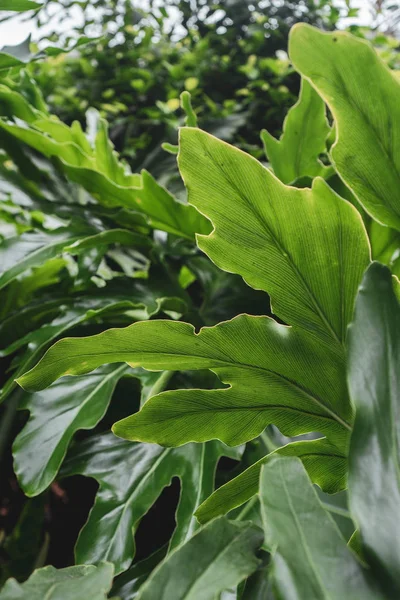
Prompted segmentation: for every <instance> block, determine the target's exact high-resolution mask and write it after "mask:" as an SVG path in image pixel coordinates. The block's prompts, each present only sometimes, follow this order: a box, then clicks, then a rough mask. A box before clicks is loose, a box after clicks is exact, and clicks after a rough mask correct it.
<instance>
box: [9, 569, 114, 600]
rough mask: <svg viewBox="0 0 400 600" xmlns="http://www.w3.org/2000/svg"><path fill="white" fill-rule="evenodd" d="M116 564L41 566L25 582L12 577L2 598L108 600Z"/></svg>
mask: <svg viewBox="0 0 400 600" xmlns="http://www.w3.org/2000/svg"><path fill="white" fill-rule="evenodd" d="M113 572H114V569H113V566H112V565H111V564H109V563H101V564H100V565H98V566H97V567H94V566H92V565H82V566H77V567H67V568H66V569H59V570H58V569H55V568H54V567H51V566H50V567H44V568H43V569H38V570H37V571H34V573H33V574H32V575H31V576H30V577H29V579H28V580H27V581H25V582H24V583H18V582H17V581H16V580H15V579H9V580H8V581H7V582H6V584H5V586H4V588H3V589H2V591H1V592H0V600H44V598H45V599H46V600H78V598H85V600H106V598H107V593H108V591H109V590H110V588H111V584H112V579H113Z"/></svg>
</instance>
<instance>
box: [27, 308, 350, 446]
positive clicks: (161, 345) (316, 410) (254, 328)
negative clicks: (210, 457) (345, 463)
mask: <svg viewBox="0 0 400 600" xmlns="http://www.w3.org/2000/svg"><path fill="white" fill-rule="evenodd" d="M112 362H128V363H129V364H131V365H132V366H142V367H144V368H146V369H149V370H182V369H187V370H189V369H193V370H197V369H205V368H210V369H212V370H213V371H214V372H215V373H216V374H217V375H218V376H219V378H220V379H221V381H222V382H223V383H227V384H230V385H229V387H228V388H225V389H217V390H200V389H194V390H178V391H169V392H164V393H162V394H159V395H158V396H154V397H153V398H151V399H150V400H149V401H148V402H146V404H145V405H144V406H143V408H142V410H141V411H140V412H139V413H137V414H134V415H132V416H131V417H127V418H126V419H124V420H122V421H120V422H119V423H117V424H116V425H115V426H114V431H115V432H116V433H117V435H119V436H121V437H125V438H127V439H131V440H140V441H145V442H156V443H160V444H164V445H167V446H170V445H174V446H178V445H181V444H185V443H186V442H190V441H197V442H202V441H207V440H210V439H215V438H217V439H220V440H222V441H224V442H225V443H227V444H229V445H238V444H241V443H243V442H245V441H247V440H249V439H252V438H254V437H256V436H257V435H259V434H260V433H261V432H262V431H263V430H264V428H265V427H266V426H267V425H268V424H269V423H272V422H273V423H275V424H276V425H277V426H278V427H279V428H280V429H281V431H282V432H283V433H284V434H285V435H298V434H301V433H306V432H310V431H319V432H321V433H324V434H326V435H327V436H329V437H330V438H331V439H332V441H335V443H338V444H345V440H346V439H347V435H348V433H349V431H350V429H351V425H350V423H351V420H352V411H351V407H350V404H349V402H348V398H347V391H346V382H345V369H344V365H343V361H342V359H340V358H338V357H337V355H336V354H335V352H333V351H332V350H330V349H329V348H328V347H325V346H323V345H321V344H320V343H319V342H318V341H316V340H315V339H314V338H313V337H312V336H310V335H308V334H307V333H305V332H301V331H299V330H296V329H294V328H289V327H287V326H285V325H279V324H278V323H276V322H275V321H274V320H272V319H270V318H268V317H250V316H248V315H240V316H238V317H236V318H235V319H232V320H231V321H226V322H224V323H220V324H219V325H216V326H215V327H204V328H203V329H202V330H201V331H200V333H199V334H196V333H195V331H194V328H193V326H191V325H189V324H187V323H180V322H170V321H161V320H159V321H150V322H140V323H135V324H134V325H132V326H130V327H127V328H125V329H110V330H108V331H105V332H104V333H102V334H99V335H97V336H93V337H87V338H67V339H64V340H61V341H60V342H58V343H57V344H56V345H54V346H53V348H51V349H50V350H49V351H48V352H47V353H46V355H45V356H44V357H43V359H42V360H41V362H40V363H39V364H38V365H37V366H36V367H35V368H34V369H32V370H31V371H30V372H29V373H26V374H25V375H24V376H23V377H21V378H20V379H19V383H20V384H21V385H22V386H23V387H25V388H26V389H29V390H39V389H43V388H44V387H47V386H48V385H50V383H52V382H53V381H54V380H55V379H57V378H58V377H60V376H62V375H66V374H68V375H79V374H84V373H88V372H89V371H91V370H93V369H95V368H96V367H98V366H100V365H102V364H104V363H112Z"/></svg>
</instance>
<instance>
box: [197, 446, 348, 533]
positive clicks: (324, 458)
mask: <svg viewBox="0 0 400 600" xmlns="http://www.w3.org/2000/svg"><path fill="white" fill-rule="evenodd" d="M277 455H279V456H297V457H299V458H300V459H301V461H302V463H303V465H304V468H305V469H306V471H307V473H308V475H309V477H310V478H311V480H312V481H313V482H314V483H316V484H318V485H319V487H320V488H321V489H322V490H323V491H324V492H326V493H329V494H333V493H335V492H338V491H340V490H343V489H345V487H346V483H347V461H348V458H347V456H346V454H345V452H341V451H340V450H339V448H337V447H336V446H334V445H333V444H331V443H330V442H329V441H328V440H327V439H326V438H320V439H317V440H304V441H299V442H292V443H291V444H287V445H286V446H283V447H282V448H278V449H277V450H275V451H274V452H271V453H270V454H267V455H266V456H264V458H261V459H260V460H258V461H257V462H256V463H254V464H253V465H251V466H250V467H249V468H248V469H246V470H245V471H243V473H241V474H240V475H238V476H237V477H235V478H234V479H232V480H231V481H228V483H226V484H225V485H223V486H221V487H220V488H218V489H217V490H216V491H215V492H214V493H213V494H211V496H210V497H209V498H207V500H206V501H205V502H203V504H201V505H200V506H199V508H198V509H197V511H196V517H197V518H198V519H199V521H200V522H201V523H207V522H208V521H210V520H211V519H214V518H215V517H218V516H220V515H225V514H226V513H227V512H229V511H230V510H233V509H234V508H236V507H238V506H240V505H241V504H244V503H245V502H247V501H248V500H250V498H251V497H252V496H254V495H255V494H257V493H258V488H259V482H260V472H261V469H262V467H263V465H265V464H267V463H268V462H269V461H270V460H271V459H272V458H274V457H276V456H277Z"/></svg>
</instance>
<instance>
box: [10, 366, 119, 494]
mask: <svg viewBox="0 0 400 600" xmlns="http://www.w3.org/2000/svg"><path fill="white" fill-rule="evenodd" d="M129 371H130V368H129V367H128V366H127V365H111V366H107V367H102V368H101V369H98V370H97V371H95V372H94V373H92V374H91V375H90V376H86V377H77V378H76V379H74V380H73V381H71V380H65V379H61V380H60V381H58V382H57V383H55V384H54V385H53V386H51V387H50V388H49V389H48V390H46V391H44V392H41V393H40V394H39V393H36V394H27V395H26V396H25V397H24V401H23V403H22V405H21V406H20V408H27V409H28V410H29V411H30V413H31V414H30V418H29V421H28V422H27V424H26V425H25V427H24V428H23V430H22V431H21V433H19V435H18V436H17V437H16V439H15V441H14V445H13V455H14V471H15V473H16V475H17V477H18V481H19V484H20V486H21V487H22V489H23V491H24V493H25V494H26V495H27V496H36V495H38V494H40V493H41V492H43V491H44V490H45V489H46V488H47V487H48V486H49V485H50V483H51V482H52V481H53V480H54V478H55V477H56V475H57V473H58V470H59V468H60V466H61V463H62V461H63V459H64V456H65V454H66V451H67V448H68V445H69V443H70V441H71V439H72V437H73V435H74V434H75V432H76V431H78V430H79V429H91V428H93V427H95V426H96V425H97V423H98V422H99V421H100V419H101V418H102V417H103V415H104V413H105V411H106V410H107V407H108V405H109V402H110V400H111V396H112V394H113V391H114V389H115V386H116V384H117V382H118V380H119V379H120V378H121V377H123V375H125V374H126V373H128V372H129Z"/></svg>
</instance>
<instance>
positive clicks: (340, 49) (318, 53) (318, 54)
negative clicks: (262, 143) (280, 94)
mask: <svg viewBox="0 0 400 600" xmlns="http://www.w3.org/2000/svg"><path fill="white" fill-rule="evenodd" d="M289 53H290V58H291V60H292V62H293V64H294V66H295V68H296V69H297V70H298V71H299V72H300V73H301V75H302V76H303V77H306V78H307V79H309V80H310V81H311V83H312V85H313V86H314V87H315V88H316V89H317V91H318V92H319V94H320V95H321V96H322V97H323V99H324V100H325V102H326V103H327V104H328V106H329V108H330V110H331V112H332V115H333V117H334V119H335V124H336V128H337V139H336V142H335V144H334V146H333V148H332V152H331V154H332V158H333V162H334V165H335V167H336V169H337V171H338V173H339V174H340V176H341V177H342V178H343V180H344V181H345V182H346V183H347V185H348V186H349V187H350V188H351V189H352V190H353V192H354V193H355V195H356V196H357V198H358V199H359V201H360V202H361V204H362V205H363V206H364V208H365V209H366V210H367V211H368V212H369V213H370V214H371V215H372V216H373V217H374V218H376V219H377V220H378V221H381V222H382V223H384V224H386V225H390V226H391V227H394V228H396V229H399V228H400V82H399V80H398V78H396V77H395V75H394V74H393V73H392V72H391V71H390V70H389V69H388V67H387V66H386V65H385V63H384V62H383V61H382V60H381V59H380V58H379V57H378V55H377V53H376V52H375V50H374V49H373V48H372V46H371V45H370V44H369V43H368V42H367V41H365V40H362V39H360V38H358V37H354V36H351V35H350V34H348V33H345V32H337V31H335V32H333V33H324V32H321V31H319V30H318V29H315V28H313V27H310V26H309V25H305V24H301V25H296V26H295V27H294V28H293V29H292V31H291V34H290V41H289Z"/></svg>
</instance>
